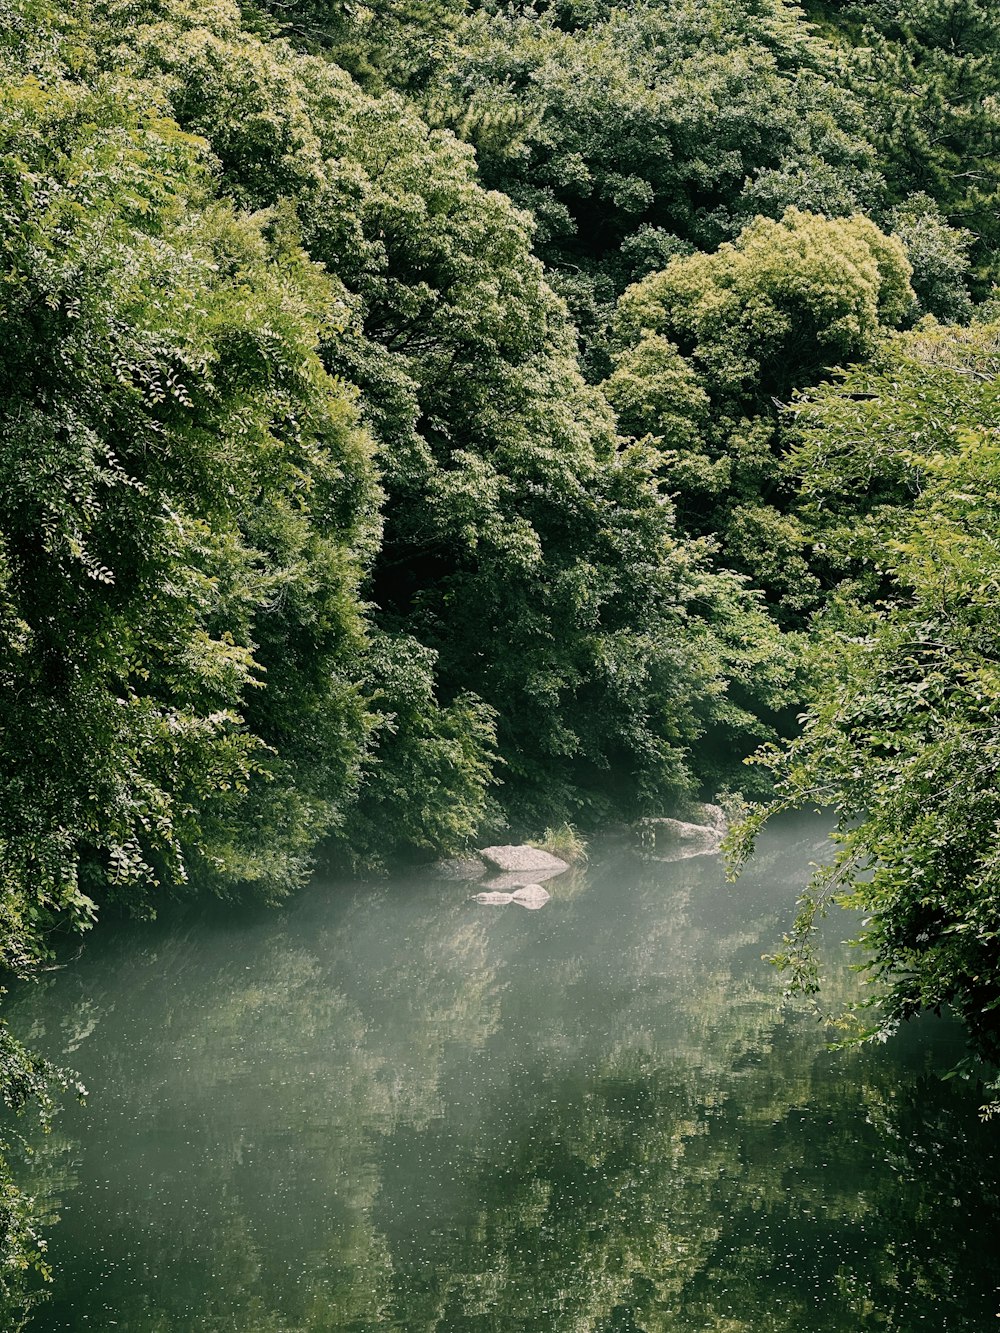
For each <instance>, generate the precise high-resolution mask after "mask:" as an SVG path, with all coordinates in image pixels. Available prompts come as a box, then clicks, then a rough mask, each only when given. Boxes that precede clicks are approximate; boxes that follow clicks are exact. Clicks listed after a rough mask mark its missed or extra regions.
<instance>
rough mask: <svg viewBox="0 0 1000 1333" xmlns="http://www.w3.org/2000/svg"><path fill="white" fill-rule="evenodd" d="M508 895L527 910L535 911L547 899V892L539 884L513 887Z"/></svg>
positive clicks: (543, 904) (542, 905)
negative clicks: (518, 887) (512, 890)
mask: <svg viewBox="0 0 1000 1333" xmlns="http://www.w3.org/2000/svg"><path fill="white" fill-rule="evenodd" d="M510 896H511V898H512V899H513V900H514V902H516V903H519V904H520V906H521V907H526V908H527V909H528V911H529V912H537V911H538V909H539V908H540V907H544V906H545V904H546V903H547V902H548V901H549V894H548V893H547V892H546V890H545V889H543V888H542V886H541V884H525V885H524V887H523V888H520V889H515V890H514V892H513V893H512V894H511V895H510Z"/></svg>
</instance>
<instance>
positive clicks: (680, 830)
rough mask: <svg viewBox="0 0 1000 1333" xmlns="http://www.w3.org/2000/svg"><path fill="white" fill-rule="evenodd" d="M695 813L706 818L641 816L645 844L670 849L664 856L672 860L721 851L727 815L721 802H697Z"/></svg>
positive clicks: (641, 829)
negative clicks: (692, 821)
mask: <svg viewBox="0 0 1000 1333" xmlns="http://www.w3.org/2000/svg"><path fill="white" fill-rule="evenodd" d="M695 813H696V814H697V815H698V816H699V818H700V819H701V820H702V821H704V822H701V823H697V824H695V823H690V822H688V821H687V820H684V819H641V820H640V821H639V823H638V824H637V825H636V832H637V833H638V834H639V840H640V842H641V843H642V844H643V846H644V847H649V848H655V849H656V851H657V852H666V853H667V855H666V857H665V858H664V859H666V860H671V861H673V860H683V859H684V858H686V857H688V856H706V855H708V854H710V853H712V852H717V851H718V850H719V844H720V843H721V842H722V839H723V837H724V836H725V833H726V816H725V815H724V814H723V812H722V810H721V809H720V808H719V806H717V805H700V806H696V807H695Z"/></svg>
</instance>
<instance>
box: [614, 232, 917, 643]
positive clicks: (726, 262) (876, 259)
mask: <svg viewBox="0 0 1000 1333" xmlns="http://www.w3.org/2000/svg"><path fill="white" fill-rule="evenodd" d="M910 273H911V270H910V266H909V263H908V261H907V258H906V254H905V251H904V249H903V246H902V244H901V243H900V241H898V240H897V239H895V238H892V237H888V236H886V235H885V234H884V233H883V232H881V231H880V230H879V229H878V228H877V227H876V226H875V224H874V223H872V222H871V221H870V220H869V219H867V218H864V217H860V216H858V217H852V218H842V219H841V218H838V219H826V218H822V217H819V216H817V215H815V214H811V213H802V212H800V211H799V210H797V209H789V210H788V211H787V212H786V213H785V214H784V215H783V217H782V218H781V220H780V221H779V222H775V221H771V220H770V219H767V218H758V219H756V220H755V221H754V222H751V223H750V224H749V225H748V226H747V227H745V228H744V230H743V231H742V232H741V233H740V235H739V237H738V238H737V239H736V241H735V242H732V243H729V242H727V243H726V244H724V245H722V246H720V247H719V249H718V250H717V251H715V252H714V253H713V254H694V255H690V256H687V257H678V258H675V259H673V260H671V262H670V263H669V264H668V265H667V267H666V268H665V269H664V270H663V271H662V272H660V273H654V274H651V275H650V276H649V277H647V278H645V279H644V280H643V281H642V282H641V283H637V284H635V285H634V286H632V287H630V288H629V289H628V290H627V291H626V292H625V294H624V295H623V296H622V298H621V300H620V301H619V303H618V309H617V314H616V323H615V340H616V352H615V358H614V361H615V369H614V370H613V372H612V374H611V376H610V377H609V378H608V380H607V381H606V382H605V385H604V389H605V392H606V393H607V395H608V398H609V400H610V401H611V403H612V405H613V406H614V407H615V408H616V409H617V411H618V413H619V423H620V425H621V427H622V429H623V430H626V431H628V432H630V433H633V434H636V435H641V434H644V433H648V434H649V435H651V436H652V437H653V438H654V440H656V441H658V442H659V443H658V450H659V457H660V463H659V466H660V470H661V474H662V475H663V477H664V479H665V481H666V484H667V486H668V487H669V489H670V490H671V491H673V492H674V493H675V496H676V503H677V507H678V514H679V516H680V520H681V524H682V527H683V529H684V530H685V531H686V532H687V533H688V534H690V535H693V536H709V535H712V536H714V537H715V538H716V539H717V540H718V542H719V545H720V550H719V554H718V557H717V559H718V561H719V563H720V564H721V565H723V566H725V567H727V568H730V569H735V570H737V571H739V572H741V573H744V574H746V575H748V576H749V577H750V578H751V579H752V580H753V582H754V584H755V585H756V586H757V587H760V588H763V589H764V590H766V591H767V593H768V595H769V599H770V601H771V603H772V605H774V606H775V608H776V610H777V613H778V614H779V615H780V616H781V618H782V621H783V623H785V624H786V625H788V626H801V624H802V623H803V616H804V614H805V613H807V612H808V611H810V610H811V609H813V607H814V606H815V605H816V602H817V598H818V596H819V592H820V588H819V584H818V582H817V579H816V576H815V574H814V572H813V570H812V569H811V555H810V552H809V551H808V549H807V540H806V537H805V534H804V533H803V531H802V529H801V526H800V523H799V520H798V519H797V517H796V515H795V514H794V512H793V508H794V494H795V486H794V484H793V481H792V478H791V477H790V476H788V475H786V473H785V470H784V466H783V463H782V456H783V454H784V452H785V448H786V445H785V442H784V438H783V435H782V433H781V430H780V428H779V426H780V421H781V416H782V412H783V405H784V404H785V403H787V402H788V401H789V399H790V398H791V397H792V395H793V394H794V392H795V391H796V390H798V389H802V388H804V387H805V386H807V385H810V384H815V383H817V382H818V381H820V380H822V379H823V378H824V377H825V376H827V375H828V374H829V373H830V371H831V369H832V368H834V367H836V366H837V365H840V364H849V363H851V362H855V361H863V360H865V359H867V358H869V357H871V356H872V355H873V354H874V353H875V350H876V348H877V347H878V346H879V343H880V340H881V339H882V338H883V337H884V336H885V334H886V332H887V331H888V330H889V329H891V328H892V327H893V326H894V325H897V324H899V323H900V322H901V321H902V320H903V319H904V318H905V316H906V314H907V312H908V310H909V309H910V307H911V305H912V303H913V300H914V297H913V292H912V290H911V288H910V285H909V279H910Z"/></svg>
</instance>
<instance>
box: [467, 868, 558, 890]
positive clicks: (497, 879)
mask: <svg viewBox="0 0 1000 1333" xmlns="http://www.w3.org/2000/svg"><path fill="white" fill-rule="evenodd" d="M562 873H563V872H562V870H510V871H508V872H507V873H506V874H504V875H491V876H490V877H489V879H485V880H483V885H482V887H483V888H484V889H503V890H504V891H505V892H506V893H513V892H514V890H515V889H523V888H524V886H525V885H526V884H544V882H545V881H546V880H547V879H552V877H553V876H554V875H561V874H562Z"/></svg>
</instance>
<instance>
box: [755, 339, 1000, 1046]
mask: <svg viewBox="0 0 1000 1333" xmlns="http://www.w3.org/2000/svg"><path fill="white" fill-rule="evenodd" d="M996 349H997V330H996V328H995V327H992V328H982V327H980V328H974V329H972V330H970V331H968V332H965V333H956V332H954V331H952V332H948V331H939V330H935V329H931V330H929V331H927V332H926V333H922V334H919V335H912V336H911V337H910V338H908V339H904V340H901V342H900V343H899V344H898V346H897V348H896V349H895V354H894V355H887V358H886V364H885V365H884V366H883V367H882V369H881V373H880V374H877V375H874V374H870V375H863V374H862V373H860V372H859V373H857V374H856V375H854V376H853V377H849V378H848V380H847V382H846V383H845V384H844V385H843V386H842V387H840V388H839V389H833V390H828V391H826V392H825V393H824V394H823V395H821V396H820V397H819V398H818V400H817V401H816V402H815V403H814V404H809V403H807V404H806V405H805V406H804V408H803V410H802V413H801V415H800V422H799V426H800V430H801V431H802V445H801V455H800V462H801V465H802V467H803V470H804V471H806V472H807V474H808V475H809V476H810V477H811V478H812V480H811V482H810V486H809V489H808V490H807V496H808V503H809V514H810V518H811V519H812V521H814V522H815V523H816V525H817V528H818V533H819V534H825V533H826V532H827V531H832V532H833V534H834V538H835V544H836V537H837V534H838V533H842V532H843V531H844V530H845V529H846V526H847V515H846V514H845V513H844V510H848V509H849V506H850V505H851V502H852V499H853V500H854V502H855V503H857V497H859V496H860V497H861V504H860V509H861V514H862V517H863V523H862V536H861V537H860V538H859V539H858V540H856V541H855V542H854V543H853V544H851V545H848V544H847V543H846V542H845V540H844V538H843V537H840V540H839V546H840V550H841V552H842V558H843V555H846V556H848V557H849V558H850V560H851V562H852V563H853V572H854V577H853V579H851V580H850V581H849V582H847V583H846V584H845V585H844V586H843V589H842V593H841V595H840V597H839V598H838V599H836V600H835V601H834V602H833V604H832V606H831V608H830V610H829V611H828V612H827V614H826V615H825V617H824V618H823V620H822V621H821V622H820V625H819V633H818V635H817V639H816V644H815V648H814V653H815V660H816V665H817V672H816V680H817V681H818V683H819V684H818V689H817V694H816V698H815V700H814V701H813V702H812V703H811V704H810V706H809V708H808V710H807V712H806V715H805V718H804V725H803V730H802V734H801V736H800V737H798V738H797V739H796V740H795V741H793V742H792V743H791V744H790V745H788V746H786V747H785V748H784V749H783V750H780V751H779V750H770V751H766V752H765V753H763V754H762V755H761V760H762V762H764V763H765V764H766V765H767V766H768V767H769V768H771V769H772V770H773V772H774V774H775V777H776V780H777V783H778V796H777V798H776V800H775V801H774V802H773V803H772V804H771V805H770V806H768V807H766V808H762V809H758V810H756V811H755V812H754V813H753V814H752V815H751V817H750V818H749V819H748V821H747V823H746V824H745V826H744V829H743V835H744V838H745V839H748V838H751V837H752V835H753V833H754V832H755V830H756V829H757V828H758V827H759V826H760V824H761V823H762V822H763V821H764V820H765V819H766V818H768V817H769V815H770V814H771V813H773V811H774V810H775V809H778V808H785V807H787V806H790V805H799V804H803V803H809V804H819V805H829V806H831V807H832V808H834V809H835V810H836V812H837V814H838V817H839V822H838V829H839V832H838V835H837V842H838V844H839V847H838V850H837V852H836V855H835V856H832V857H831V860H830V862H829V864H828V865H827V866H826V867H825V868H823V869H822V870H821V871H820V872H819V873H818V874H817V876H816V878H815V880H814V882H813V884H812V886H811V887H810V889H809V891H808V892H807V893H806V895H805V897H804V899H803V902H802V904H801V908H802V910H801V912H800V916H799V919H798V921H797V922H796V926H795V928H794V930H793V931H792V932H791V933H790V935H789V936H788V938H787V941H786V946H787V947H786V948H785V949H784V950H783V951H782V953H781V955H780V961H781V962H782V963H783V964H784V965H785V966H786V967H789V968H791V969H792V971H793V975H794V978H795V980H796V981H797V982H798V984H800V985H802V986H804V987H806V988H807V989H813V988H815V986H816V984H817V976H816V970H815V964H814V960H813V959H812V957H811V951H810V947H809V942H810V938H811V935H812V932H813V930H814V928H815V922H816V918H817V915H818V914H821V913H822V912H823V911H825V909H826V904H827V902H828V901H830V900H831V899H832V900H833V901H837V902H841V903H843V904H844V905H846V906H849V907H854V908H859V909H861V910H862V911H863V912H864V913H865V916H866V923H865V925H864V927H863V929H862V932H861V935H860V942H861V944H862V945H863V947H864V951H865V953H864V963H863V967H864V969H865V972H866V976H867V978H868V980H869V983H870V986H871V991H870V999H869V1001H868V1007H869V1009H870V1011H871V1022H870V1024H869V1030H870V1031H871V1032H873V1033H876V1034H879V1035H884V1034H885V1033H887V1032H889V1031H891V1030H892V1029H893V1028H894V1027H895V1025H896V1024H897V1023H898V1022H899V1021H900V1020H903V1019H906V1018H908V1017H910V1016H912V1015H913V1014H915V1013H918V1012H920V1011H922V1010H934V1011H937V1012H939V1011H940V1010H941V1008H942V1007H943V1006H945V1005H947V1006H949V1007H950V1008H951V1009H952V1010H953V1011H954V1012H955V1013H956V1014H957V1015H958V1016H959V1017H960V1018H961V1019H962V1020H963V1022H964V1023H965V1025H966V1027H967V1030H968V1033H969V1038H970V1042H971V1045H972V1047H973V1049H974V1050H975V1051H976V1052H977V1053H978V1054H979V1055H982V1056H984V1057H985V1058H986V1059H988V1060H991V1061H992V1062H993V1063H998V1062H1000V973H998V970H997V958H998V951H997V921H998V919H1000V885H998V878H997V863H996V848H995V842H996V828H997V824H998V820H1000V808H998V804H997V785H998V784H997V765H998V763H1000V759H998V755H1000V741H998V737H997V734H996V724H995V718H996V713H997V704H998V698H1000V678H998V674H997V667H996V663H997V660H998V655H1000V653H998V644H997V641H996V640H997V626H996V614H995V608H996V597H997V588H998V586H1000V582H998V580H1000V569H998V564H997V554H996V553H997V536H998V532H997V528H998V515H1000V459H998V452H997V449H996V444H995V441H994V439H993V436H992V433H991V432H990V430H989V429H984V427H986V426H987V425H988V423H989V422H991V421H992V420H993V419H995V417H996V413H997V393H996V379H995V371H996V364H997V350H996ZM875 405H877V406H875ZM971 422H974V423H975V424H971ZM817 464H818V465H819V466H817ZM824 494H828V495H831V496H832V498H833V504H832V506H831V508H832V513H833V518H832V520H831V519H829V518H827V517H826V514H825V510H826V505H825V504H824ZM845 497H846V498H845ZM838 507H839V509H840V511H841V512H840V514H838ZM816 515H818V518H816V517H814V516H816ZM873 583H874V584H875V586H876V588H877V592H878V599H877V600H873V596H872V585H873ZM738 850H743V851H745V850H746V843H744V844H743V847H742V849H739V848H738Z"/></svg>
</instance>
